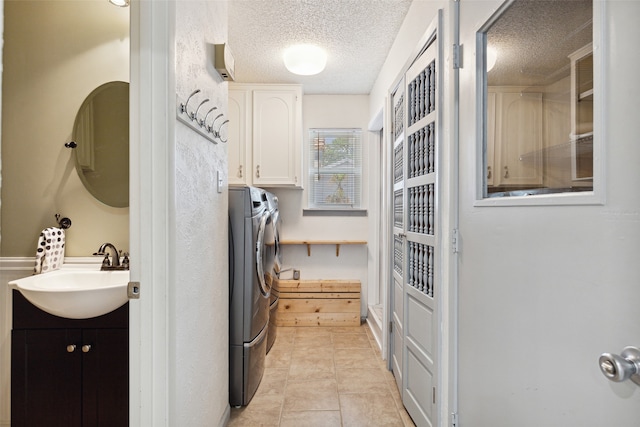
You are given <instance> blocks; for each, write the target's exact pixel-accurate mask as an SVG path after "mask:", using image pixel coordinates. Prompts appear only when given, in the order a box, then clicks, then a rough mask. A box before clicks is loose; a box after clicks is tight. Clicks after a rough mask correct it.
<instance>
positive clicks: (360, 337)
mask: <svg viewBox="0 0 640 427" xmlns="http://www.w3.org/2000/svg"><path fill="white" fill-rule="evenodd" d="M333 347H334V348H371V344H370V342H369V338H367V336H366V335H364V334H334V335H333Z"/></svg>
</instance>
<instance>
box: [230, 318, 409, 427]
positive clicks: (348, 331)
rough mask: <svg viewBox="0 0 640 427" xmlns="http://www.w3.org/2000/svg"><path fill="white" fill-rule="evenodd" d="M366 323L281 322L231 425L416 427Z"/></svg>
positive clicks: (232, 413) (232, 417)
mask: <svg viewBox="0 0 640 427" xmlns="http://www.w3.org/2000/svg"><path fill="white" fill-rule="evenodd" d="M385 364H386V362H385V361H383V360H382V357H381V356H380V350H379V349H378V346H377V345H376V343H375V341H373V335H372V334H371V331H370V330H369V327H368V326H367V325H366V324H363V325H362V326H360V327H313V328H312V327H280V328H278V337H277V339H276V342H275V344H274V345H273V347H272V348H271V351H270V352H269V354H268V355H267V360H266V369H265V373H264V376H263V378H262V382H261V383H260V387H259V388H258V391H257V392H256V394H255V396H254V397H253V399H252V400H251V402H250V403H249V405H247V406H245V407H242V408H231V420H230V422H229V426H243V427H244V426H265V427H266V426H281V427H300V426H304V427H316V426H317V427H333V426H337V427H340V426H344V427H356V426H363V427H364V426H366V427H373V426H399V427H403V426H414V424H413V422H412V421H411V418H410V417H409V415H408V414H407V412H406V411H405V410H404V407H403V406H402V403H401V401H400V395H399V393H398V389H397V388H396V384H395V379H394V377H393V375H392V374H391V372H389V371H388V370H387V369H386V367H385Z"/></svg>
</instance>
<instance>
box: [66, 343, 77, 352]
mask: <svg viewBox="0 0 640 427" xmlns="http://www.w3.org/2000/svg"><path fill="white" fill-rule="evenodd" d="M74 351H76V345H75V344H69V345H68V346H67V353H73V352H74Z"/></svg>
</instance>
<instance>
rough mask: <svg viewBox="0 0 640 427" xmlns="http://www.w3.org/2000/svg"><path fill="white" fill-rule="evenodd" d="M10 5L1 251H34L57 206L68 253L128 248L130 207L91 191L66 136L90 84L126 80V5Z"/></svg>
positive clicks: (5, 60)
mask: <svg viewBox="0 0 640 427" xmlns="http://www.w3.org/2000/svg"><path fill="white" fill-rule="evenodd" d="M4 7H5V18H6V21H5V32H4V41H5V44H4V56H3V66H4V73H3V82H2V85H3V91H2V104H3V111H2V113H3V114H2V211H1V216H2V247H1V254H2V256H34V255H35V248H36V241H37V238H38V236H39V234H40V230H42V229H43V228H45V227H51V226H53V225H55V218H54V214H56V213H61V214H63V215H65V216H68V217H70V218H71V220H72V221H73V226H72V227H71V228H70V229H69V230H67V246H66V255H68V256H88V255H91V254H92V253H93V252H95V251H96V249H98V246H99V245H100V244H101V243H103V242H107V241H109V242H112V243H114V244H115V245H116V246H117V247H118V249H123V250H127V249H128V246H129V209H128V208H112V207H109V206H106V205H104V204H102V203H101V202H99V201H97V200H96V199H94V198H93V196H91V195H90V194H89V192H88V191H87V190H86V189H85V188H84V186H83V185H82V183H81V181H80V179H79V178H78V175H77V173H76V171H75V169H74V161H73V156H72V154H73V152H72V151H71V150H69V149H68V148H65V147H64V143H66V142H68V141H69V140H70V139H71V134H72V130H73V123H74V120H75V117H76V113H77V111H78V109H79V108H80V106H81V105H82V102H83V101H84V99H85V97H86V96H87V95H89V93H91V91H92V90H93V89H95V88H96V87H98V86H100V85H101V84H103V83H106V82H108V81H112V80H121V81H129V11H128V9H125V8H118V7H114V6H112V5H110V4H109V3H108V2H106V1H104V2H102V1H100V2H96V1H91V2H70V1H56V2H50V1H46V2H43V1H8V2H5V3H4ZM27 28H28V31H26V30H25V29H27Z"/></svg>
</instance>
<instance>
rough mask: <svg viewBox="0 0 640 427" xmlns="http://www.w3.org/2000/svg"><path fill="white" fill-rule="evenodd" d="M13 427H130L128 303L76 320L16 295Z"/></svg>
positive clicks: (12, 360)
mask: <svg viewBox="0 0 640 427" xmlns="http://www.w3.org/2000/svg"><path fill="white" fill-rule="evenodd" d="M11 425H12V427H23V426H24V427H27V426H28V427H34V426H47V427H53V426H64V427H73V426H85V427H86V426H109V427H112V426H113V427H117V426H128V425H129V304H128V303H127V304H125V305H124V306H122V307H120V308H118V309H117V310H114V311H112V312H111V313H108V314H105V315H103V316H100V317H94V318H91V319H80V320H73V319H65V318H62V317H57V316H54V315H51V314H48V313H46V312H44V311H42V310H40V309H39V308H37V307H36V306H34V305H33V304H31V303H30V302H29V301H27V300H26V299H25V298H24V297H23V296H22V294H20V292H18V291H15V290H14V291H13V329H12V331H11Z"/></svg>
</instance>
